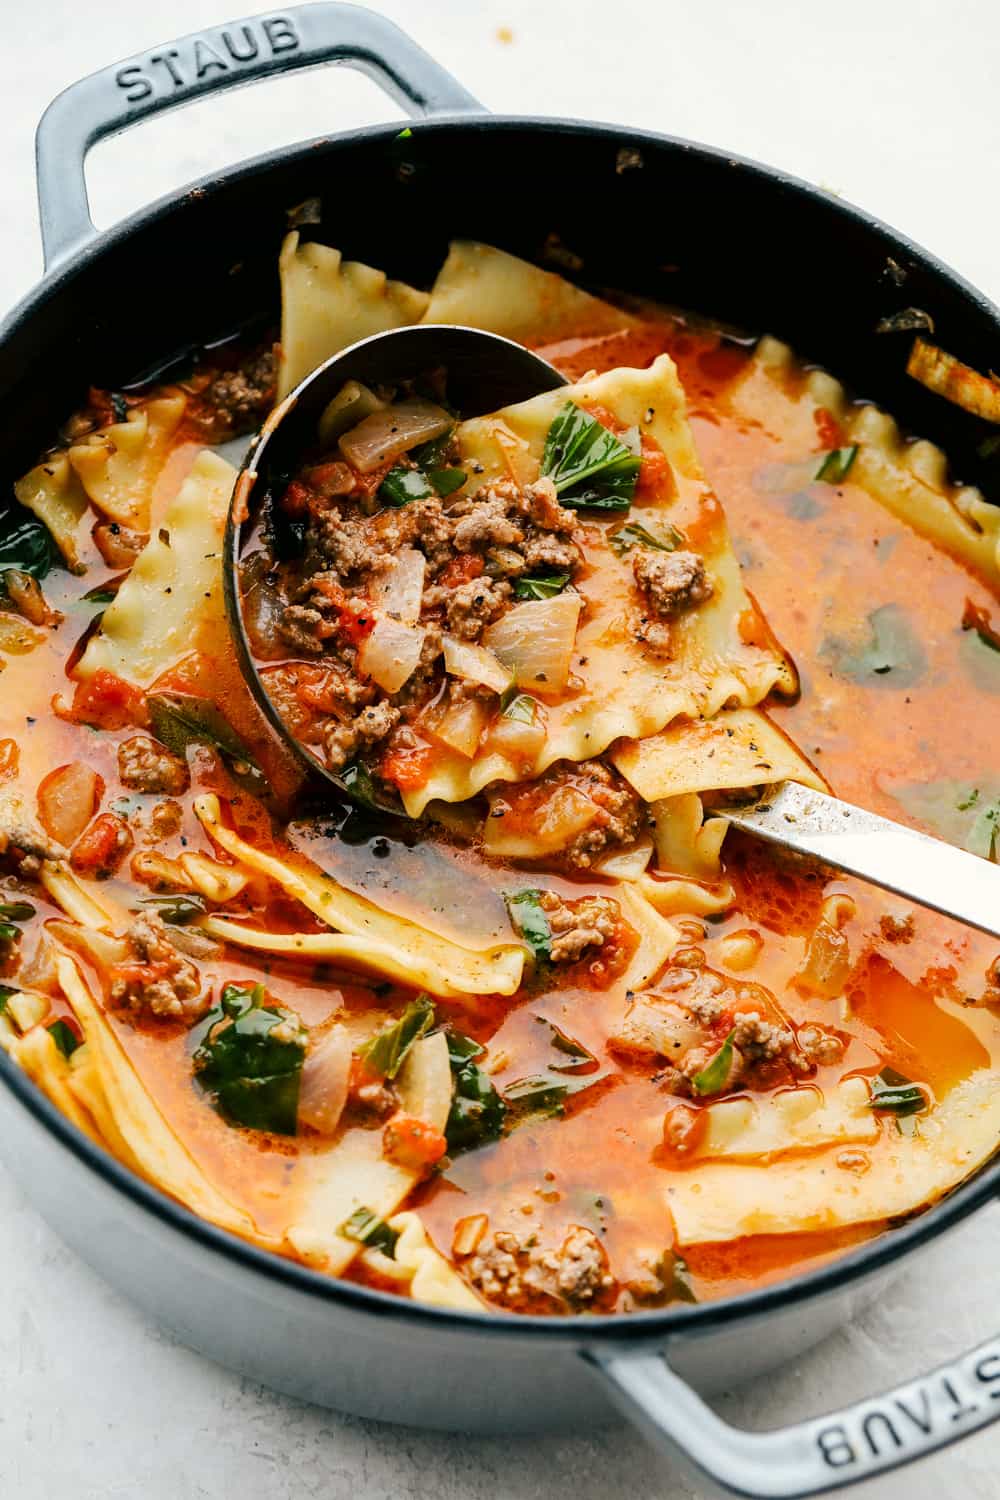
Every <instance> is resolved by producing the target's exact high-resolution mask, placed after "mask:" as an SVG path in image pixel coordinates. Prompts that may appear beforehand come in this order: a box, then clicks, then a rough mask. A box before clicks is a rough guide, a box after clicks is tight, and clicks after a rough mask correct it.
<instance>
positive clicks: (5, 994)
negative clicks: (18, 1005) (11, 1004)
mask: <svg viewBox="0 0 1000 1500" xmlns="http://www.w3.org/2000/svg"><path fill="white" fill-rule="evenodd" d="M16 994H17V990H16V989H15V988H14V986H13V985H10V984H0V1016H2V1015H3V1013H4V1011H5V1010H6V1009H7V1001H8V1000H9V999H10V997H11V995H16Z"/></svg>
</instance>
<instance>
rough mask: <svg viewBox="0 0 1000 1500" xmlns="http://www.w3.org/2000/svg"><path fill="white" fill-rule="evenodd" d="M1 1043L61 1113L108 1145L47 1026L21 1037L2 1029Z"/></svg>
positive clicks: (100, 1143)
mask: <svg viewBox="0 0 1000 1500" xmlns="http://www.w3.org/2000/svg"><path fill="white" fill-rule="evenodd" d="M0 1046H2V1047H3V1048H4V1050H5V1051H6V1052H7V1053H8V1055H9V1056H10V1057H12V1058H13V1060H14V1061H15V1062H16V1063H17V1064H18V1066H19V1067H20V1068H22V1069H23V1070H24V1072H25V1073H27V1075H28V1077H29V1078H30V1079H31V1081H32V1083H34V1084H37V1086H38V1087H39V1088H40V1089H41V1091H42V1093H43V1094H45V1096H46V1097H47V1098H48V1099H50V1100H51V1102H52V1103H53V1104H54V1105H55V1107H56V1109H58V1110H59V1111H60V1113H61V1114H64V1115H65V1116H66V1118H67V1119H68V1120H71V1121H72V1122H73V1124H74V1125H75V1126H76V1127H77V1129H78V1130H82V1131H83V1133H84V1135H86V1136H89V1137H90V1139H91V1140H92V1141H94V1142H95V1143H96V1144H97V1145H98V1146H103V1145H105V1141H104V1139H103V1137H102V1136H101V1133H100V1131H99V1130H98V1128H97V1126H96V1125H95V1124H94V1119H93V1117H92V1115H91V1114H90V1112H89V1111H88V1110H87V1109H86V1108H85V1107H84V1106H83V1105H82V1104H81V1103H80V1100H79V1099H78V1098H77V1096H76V1094H75V1093H74V1091H73V1088H72V1084H71V1069H70V1061H69V1059H68V1058H66V1057H64V1056H63V1054H62V1053H61V1052H60V1050H59V1048H58V1047H57V1046H56V1041H55V1037H54V1036H53V1035H52V1033H51V1031H49V1030H47V1029H46V1027H44V1026H33V1027H32V1029H31V1030H30V1031H29V1032H28V1033H27V1035H25V1036H21V1037H19V1036H14V1035H13V1034H9V1035H8V1034H7V1033H6V1032H4V1031H2V1030H0Z"/></svg>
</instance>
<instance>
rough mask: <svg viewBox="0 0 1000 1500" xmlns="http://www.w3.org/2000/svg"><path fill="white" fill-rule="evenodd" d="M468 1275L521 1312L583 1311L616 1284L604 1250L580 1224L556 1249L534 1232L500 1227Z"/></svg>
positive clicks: (471, 1261) (497, 1299)
mask: <svg viewBox="0 0 1000 1500" xmlns="http://www.w3.org/2000/svg"><path fill="white" fill-rule="evenodd" d="M466 1274H467V1275H468V1277H469V1279H470V1280H471V1282H472V1284H473V1286H475V1287H477V1288H478V1289H479V1291H481V1292H482V1294H483V1295H484V1296H485V1297H487V1298H489V1299H490V1300H491V1301H493V1302H500V1303H502V1304H503V1305H504V1306H506V1307H508V1308H511V1309H512V1310H513V1309H519V1310H522V1311H523V1310H526V1309H529V1308H531V1307H539V1308H540V1309H541V1308H542V1307H545V1310H547V1311H552V1310H553V1309H552V1304H555V1305H556V1306H557V1307H558V1306H562V1307H563V1308H564V1309H566V1310H568V1311H573V1312H576V1311H580V1310H582V1309H583V1308H587V1307H593V1306H594V1305H595V1303H600V1302H602V1301H603V1300H605V1299H606V1298H607V1297H608V1294H609V1293H610V1292H611V1291H612V1289H613V1288H614V1286H615V1281H614V1277H613V1276H612V1275H611V1273H610V1272H609V1270H608V1258H607V1255H606V1253H605V1250H604V1246H603V1245H602V1244H601V1242H600V1240H599V1239H598V1238H597V1236H596V1234H594V1232H593V1231H592V1230H590V1229H585V1228H584V1227H583V1226H581V1225H579V1224H575V1225H573V1226H572V1227H571V1228H570V1230H569V1232H568V1233H567V1235H566V1237H565V1239H564V1240H563V1241H562V1244H561V1245H559V1246H558V1247H557V1248H554V1249H553V1248H546V1247H545V1246H544V1245H541V1244H539V1242H538V1237H537V1235H536V1234H535V1233H533V1232H529V1233H528V1234H525V1235H520V1234H516V1233H513V1232H512V1231H510V1230H502V1229H498V1230H497V1231H496V1233H495V1234H494V1235H493V1236H492V1239H490V1240H488V1241H486V1242H485V1243H484V1244H483V1245H481V1246H480V1248H479V1249H477V1251H476V1253H475V1254H474V1255H472V1256H471V1257H470V1259H469V1260H468V1261H467V1262H466ZM546 1305H547V1306H546Z"/></svg>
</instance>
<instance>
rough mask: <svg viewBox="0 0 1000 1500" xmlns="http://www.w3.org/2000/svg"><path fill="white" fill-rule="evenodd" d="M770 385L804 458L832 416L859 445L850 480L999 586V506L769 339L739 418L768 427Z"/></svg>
mask: <svg viewBox="0 0 1000 1500" xmlns="http://www.w3.org/2000/svg"><path fill="white" fill-rule="evenodd" d="M772 384H778V385H780V386H781V388H782V390H783V392H784V394H785V396H786V397H787V398H788V400H789V402H791V403H793V404H794V406H795V407H796V408H797V411H798V415H799V418H800V421H801V438H802V444H803V452H810V451H812V450H813V449H814V448H815V445H816V424H815V421H814V417H815V414H816V412H818V411H819V410H820V409H823V410H826V411H828V412H830V413H831V415H832V416H834V417H835V418H836V419H837V422H838V423H839V425H840V428H841V431H842V432H843V434H844V441H845V443H850V444H854V443H856V444H857V445H858V453H857V456H856V458H855V459H854V462H853V463H852V465H851V469H850V473H849V475H848V479H849V482H850V483H852V484H859V485H860V486H861V487H862V488H863V489H864V490H866V491H867V492H868V494H869V495H871V497H872V499H873V500H876V501H877V502H878V503H879V504H880V505H883V506H884V507H885V508H886V510H888V511H891V512H892V514H893V515H894V516H897V517H898V518H899V519H900V520H901V521H905V522H906V523H907V525H909V526H912V527H913V529H914V531H917V532H919V533H920V535H921V536H925V537H927V538H928V540H930V541H932V542H934V543H935V545H937V546H939V547H942V548H943V549H944V550H945V551H946V552H950V553H951V554H952V556H953V557H957V558H959V559H960V560H961V561H962V562H964V563H965V564H966V565H967V566H968V567H970V568H973V569H974V570H975V571H976V572H977V573H979V574H980V575H981V576H982V577H983V578H985V579H986V581H987V582H988V583H990V584H992V585H993V587H994V588H995V587H997V586H998V585H1000V507H998V506H996V505H991V504H990V503H989V502H988V501H987V500H986V499H985V498H984V496H983V495H982V493H981V491H979V490H978V489H975V488H974V487H973V486H971V485H959V484H955V483H953V481H952V480H951V479H950V477H949V473H948V460H947V459H946V457H945V455H944V454H943V453H942V451H941V449H940V448H937V447H935V445H934V444H933V443H929V442H927V441H926V440H924V439H921V440H919V441H907V440H906V439H905V438H904V437H903V436H902V434H901V433H900V431H899V428H898V427H897V425H896V423H895V422H894V421H893V419H892V417H890V416H888V415H887V414H886V413H885V412H883V411H880V410H879V409H878V407H876V406H872V405H869V404H864V405H859V404H857V403H854V402H851V401H850V400H849V399H848V396H847V393H846V392H845V390H844V387H843V386H842V385H841V384H840V382H839V381H838V380H835V379H834V377H833V376H832V375H828V374H827V373H826V371H824V370H810V371H808V372H805V373H804V374H803V371H802V367H801V365H800V364H799V363H798V361H797V360H796V358H795V355H794V354H793V352H792V350H791V349H790V348H789V347H788V345H787V344H783V343H781V342H780V341H779V340H778V339H774V338H769V337H768V338H762V339H761V341H760V343H759V344H758V345H757V349H756V351H755V353H754V356H753V359H752V360H751V361H750V362H749V365H748V367H747V369H746V371H745V373H744V374H743V375H741V376H740V377H739V378H738V379H737V380H735V381H734V382H733V385H732V387H731V391H730V400H731V402H732V405H733V408H734V410H735V411H736V413H737V414H738V415H740V416H742V417H745V418H746V419H748V420H750V421H754V422H763V423H765V425H766V422H767V415H768V411H769V403H768V394H769V393H768V387H769V386H770V385H772Z"/></svg>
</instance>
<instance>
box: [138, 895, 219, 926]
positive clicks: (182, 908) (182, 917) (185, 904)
mask: <svg viewBox="0 0 1000 1500" xmlns="http://www.w3.org/2000/svg"><path fill="white" fill-rule="evenodd" d="M139 905H140V906H148V907H150V908H151V909H152V910H153V911H155V912H156V915H157V916H158V917H162V918H163V920H164V922H169V923H170V924H171V926H173V927H186V926H187V924H188V922H194V921H195V920H196V919H197V918H198V917H203V916H204V915H205V911H206V907H205V898H204V897H203V896H196V895H194V894H193V893H191V892H188V891H184V892H178V893H177V894H176V895H173V894H170V895H163V896H144V897H143V899H142V900H141V901H140V902H139Z"/></svg>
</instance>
